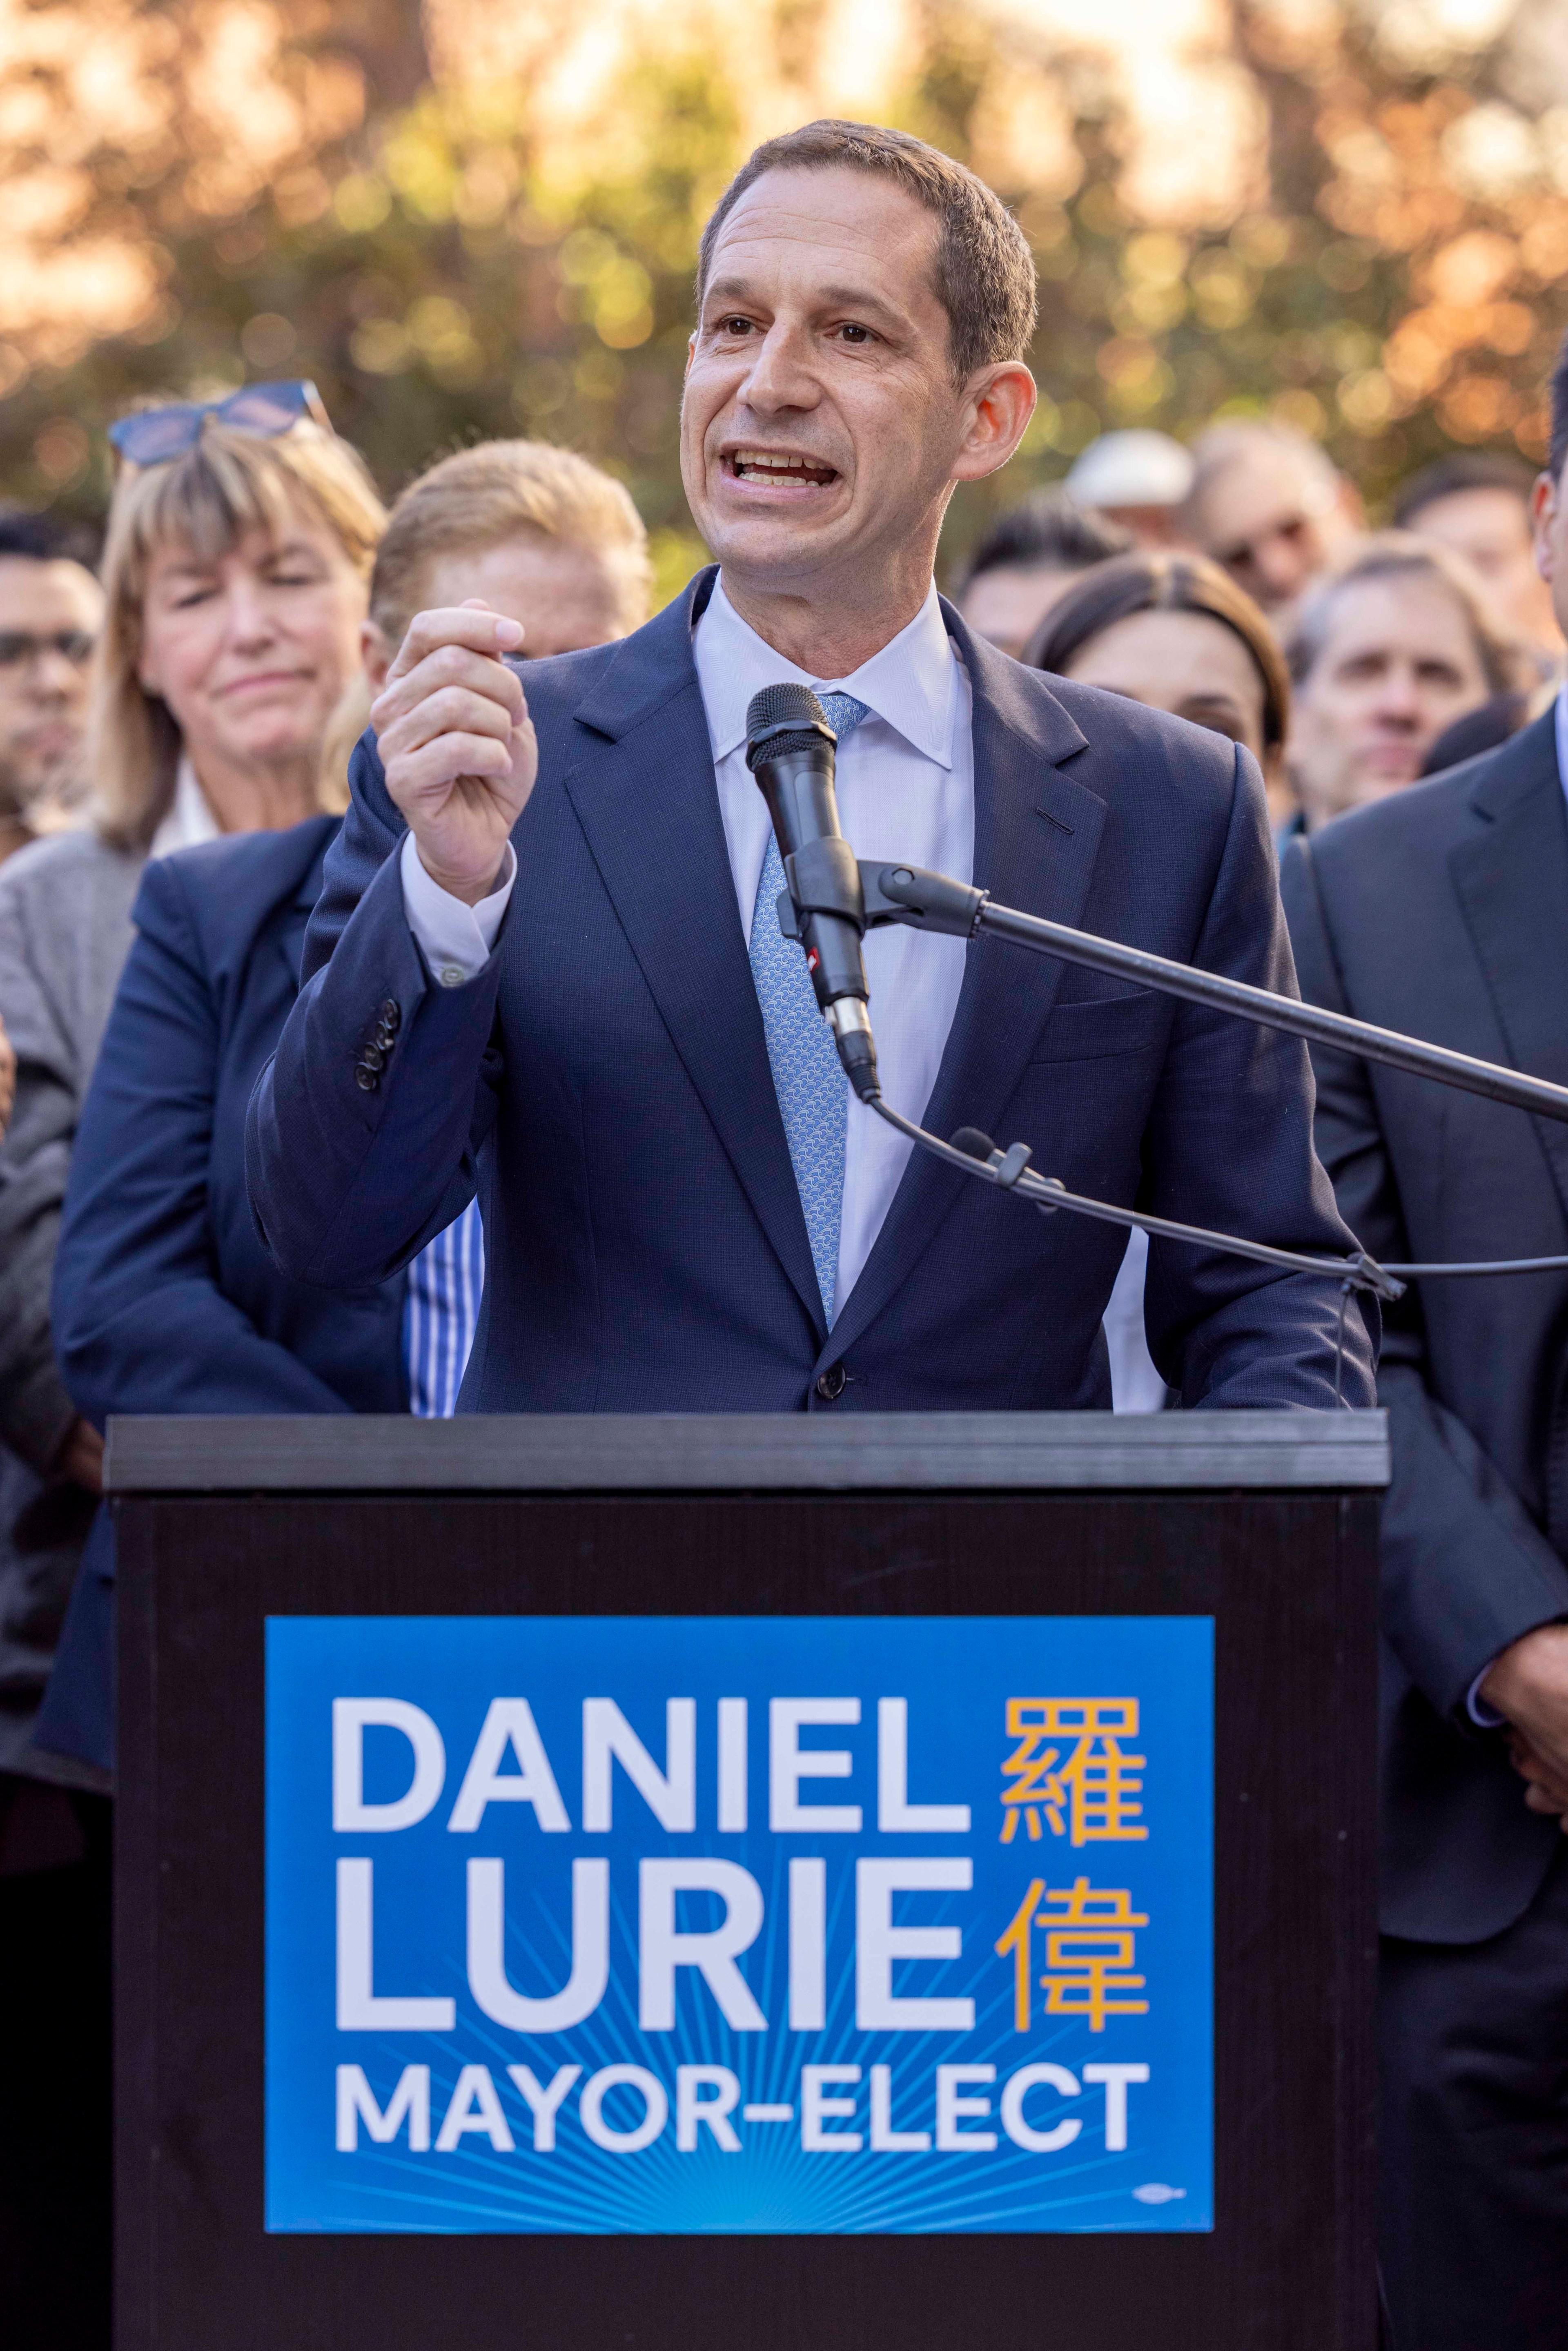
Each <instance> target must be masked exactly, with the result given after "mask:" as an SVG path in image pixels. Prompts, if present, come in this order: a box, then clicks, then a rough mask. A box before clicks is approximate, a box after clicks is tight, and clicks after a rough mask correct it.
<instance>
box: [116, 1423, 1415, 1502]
mask: <svg viewBox="0 0 1568 2351" xmlns="http://www.w3.org/2000/svg"><path fill="white" fill-rule="evenodd" d="M1388 1478H1389V1451H1388V1425H1387V1416H1386V1414H1385V1413H1383V1412H1348V1411H1347V1412H1322V1413H1316V1412H1193V1413H1186V1412H1170V1413H1152V1414H1147V1415H1125V1416H1118V1415H1113V1414H1111V1413H1099V1412H1061V1413H1035V1412H1004V1413H855V1414H852V1415H846V1416H843V1417H841V1418H834V1417H831V1416H828V1415H826V1414H817V1413H812V1414H806V1413H736V1414H724V1415H719V1414H676V1413H671V1414H663V1413H661V1414H519V1415H517V1416H505V1417H502V1416H480V1415H478V1414H465V1415H464V1416H461V1417H459V1418H457V1419H455V1420H415V1419H413V1418H412V1417H405V1416H401V1415H391V1414H387V1415H382V1414H374V1415H369V1414H367V1415H364V1416H356V1417H349V1416H339V1415H336V1414H333V1415H322V1416H319V1417H310V1418H298V1419H283V1418H265V1419H263V1418H259V1417H250V1416H243V1417H242V1416H222V1417H220V1416H212V1417H207V1416H181V1417H179V1418H172V1417H169V1418H163V1417H158V1418H151V1417H149V1418H120V1419H112V1420H110V1424H109V1447H108V1455H107V1458H106V1462H105V1479H104V1484H105V1488H106V1490H107V1491H108V1492H110V1493H111V1494H119V1495H126V1494H221V1493H291V1492H292V1493H361V1494H387V1493H442V1492H446V1493H486V1492H489V1493H506V1494H545V1493H549V1494H560V1493H611V1492H613V1493H627V1492H632V1493H636V1492H644V1493H656V1492H659V1493H670V1492H685V1493H692V1492H703V1491H715V1492H728V1493H734V1492H737V1491H741V1492H745V1491H751V1492H773V1493H782V1492H810V1491H819V1492H832V1493H842V1492H845V1491H862V1492H896V1491H904V1492H909V1491H923V1492H932V1491H945V1492H955V1491H956V1492H963V1491H966V1490H968V1491H988V1492H996V1491H998V1490H1007V1489H1036V1490H1039V1491H1043V1492H1052V1491H1054V1492H1065V1491H1071V1490H1073V1489H1102V1490H1106V1489H1136V1488H1142V1489H1155V1490H1157V1489H1161V1488H1164V1489H1205V1488H1207V1489H1219V1490H1223V1489H1228V1488H1233V1487H1254V1488H1274V1489H1281V1488H1282V1489H1291V1488H1312V1489H1323V1488H1337V1489H1364V1488H1373V1489H1377V1488H1381V1487H1385V1486H1386V1485H1387V1483H1388Z"/></svg>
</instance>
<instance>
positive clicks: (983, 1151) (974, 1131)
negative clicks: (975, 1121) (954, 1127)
mask: <svg viewBox="0 0 1568 2351" xmlns="http://www.w3.org/2000/svg"><path fill="white" fill-rule="evenodd" d="M948 1141H949V1142H950V1143H951V1144H952V1145H953V1148H954V1150H955V1151H961V1152H962V1153H963V1155H964V1156H965V1158H966V1159H978V1160H979V1161H980V1162H981V1163H982V1165H983V1164H984V1163H985V1161H986V1160H988V1158H989V1157H990V1155H991V1154H992V1152H993V1151H995V1149H996V1147H997V1146H996V1144H994V1143H993V1142H992V1141H991V1138H990V1136H989V1135H988V1134H981V1133H980V1130H979V1128H978V1127H977V1126H961V1127H960V1128H959V1129H958V1132H957V1134H954V1135H949V1137H948Z"/></svg>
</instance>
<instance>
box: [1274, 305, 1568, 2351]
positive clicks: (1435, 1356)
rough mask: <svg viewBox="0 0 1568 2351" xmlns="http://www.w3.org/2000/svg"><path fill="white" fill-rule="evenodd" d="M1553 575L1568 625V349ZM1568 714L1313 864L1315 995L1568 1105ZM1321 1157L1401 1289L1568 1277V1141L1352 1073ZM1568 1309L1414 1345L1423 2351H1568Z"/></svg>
mask: <svg viewBox="0 0 1568 2351" xmlns="http://www.w3.org/2000/svg"><path fill="white" fill-rule="evenodd" d="M1552 393H1553V397H1552V447H1551V459H1550V465H1549V470H1548V474H1547V476H1546V480H1545V485H1544V487H1543V489H1542V493H1541V496H1540V500H1539V504H1538V507H1537V510H1536V555H1537V559H1538V560H1539V562H1540V565H1541V569H1542V574H1543V576H1544V577H1545V578H1546V579H1547V580H1549V582H1550V584H1551V589H1552V598H1553V601H1554V603H1555V606H1556V611H1557V615H1558V618H1559V620H1560V621H1561V622H1563V623H1564V624H1565V625H1568V496H1565V492H1568V346H1565V347H1564V352H1563V358H1562V359H1561V360H1560V361H1559V364H1558V369H1557V374H1556V378H1555V381H1554V383H1553V387H1552ZM1565 788H1568V704H1565V703H1564V701H1563V699H1562V698H1561V697H1560V698H1559V700H1558V701H1557V703H1556V704H1555V705H1554V706H1553V707H1552V708H1551V709H1549V710H1548V711H1547V712H1546V713H1545V714H1544V716H1542V717H1540V718H1538V719H1536V720H1535V721H1534V723H1533V724H1532V725H1531V726H1526V727H1525V728H1524V730H1523V731H1522V732H1521V733H1520V734H1518V735H1516V736H1514V737H1512V739H1511V741H1509V742H1506V743H1504V744H1503V745H1502V746H1501V747H1500V748H1498V749H1495V750H1493V751H1490V752H1489V753H1487V754H1486V755H1485V756H1484V757H1483V758H1479V759H1476V760H1473V761H1472V762H1470V763H1469V765H1468V766H1466V767H1463V768H1455V769H1452V770H1450V771H1449V772H1448V774H1446V775H1443V776H1439V777H1437V778H1435V779H1434V780H1433V781H1431V782H1430V783H1427V784H1425V785H1422V786H1420V787H1418V788H1417V789H1416V790H1414V791H1408V792H1402V793H1398V794H1396V795H1394V796H1393V797H1385V798H1383V799H1379V801H1378V802H1377V803H1376V804H1375V806H1372V807H1367V808H1364V809H1361V810H1358V811H1357V812H1356V813H1355V814H1354V815H1353V816H1350V817H1347V818H1346V819H1345V820H1344V821H1343V823H1341V824H1334V825H1331V826H1329V827H1328V828H1327V829H1326V830H1325V831H1322V832H1321V833H1319V832H1314V833H1313V834H1312V837H1311V839H1310V840H1302V841H1296V842H1293V843H1292V844H1291V847H1290V849H1289V851H1288V852H1287V854H1286V857H1285V861H1284V880H1283V887H1284V896H1285V904H1286V910H1287V913H1288V915H1289V919H1290V924H1291V937H1292V940H1293V942H1294V945H1295V951H1296V962H1297V967H1298V970H1299V972H1300V974H1301V986H1302V989H1303V992H1304V993H1305V994H1306V995H1307V996H1308V997H1309V998H1312V999H1314V1000H1315V1001H1317V1002H1319V1003H1322V1004H1325V1005H1328V1006H1330V1007H1332V1008H1333V1009H1335V1010H1338V1011H1343V1012H1349V1013H1353V1014H1354V1015H1355V1017H1356V1018H1357V1019H1363V1020H1371V1021H1375V1022H1380V1023H1382V1024H1384V1025H1385V1026H1386V1027H1388V1028H1392V1029H1404V1030H1406V1031H1408V1032H1411V1033H1414V1034H1415V1035H1416V1036H1420V1037H1427V1038H1431V1039H1434V1040H1437V1042H1438V1043H1441V1044H1445V1045H1449V1046H1454V1047H1458V1049H1459V1050H1462V1051H1465V1052H1468V1053H1474V1054H1479V1055H1481V1056H1483V1057H1484V1058H1486V1059H1489V1060H1491V1061H1505V1062H1511V1063H1513V1064H1514V1065H1515V1066H1516V1067H1518V1068H1520V1069H1522V1070H1528V1071H1532V1072H1534V1073H1535V1074H1536V1075H1538V1076H1540V1077H1545V1078H1551V1079H1554V1080H1555V1081H1557V1082H1558V1083H1559V1084H1563V1083H1568V808H1565V804H1564V789H1565ZM1316 1059H1317V1062H1318V1087H1319V1092H1318V1114H1317V1136H1318V1144H1319V1148H1320V1150H1321V1151H1322V1155H1323V1158H1324V1160H1325V1162H1326V1163H1327V1165H1328V1167H1329V1169H1330V1172H1331V1174H1332V1175H1333V1177H1334V1181H1335V1185H1336V1186H1337V1189H1338V1193H1339V1199H1340V1206H1341V1207H1342V1208H1343V1212H1344V1214H1345V1217H1346V1218H1347V1220H1348V1221H1349V1222H1350V1224H1351V1225H1352V1226H1353V1227H1354V1230H1355V1232H1356V1234H1357V1236H1358V1238H1360V1239H1361V1241H1362V1242H1363V1243H1364V1245H1365V1246H1366V1247H1367V1248H1368V1249H1371V1250H1372V1251H1373V1252H1374V1254H1375V1255H1376V1256H1377V1257H1380V1258H1383V1259H1387V1260H1390V1261H1393V1262H1396V1263H1397V1262H1401V1261H1403V1262H1410V1261H1412V1260H1413V1261H1415V1262H1417V1263H1420V1262H1440V1261H1447V1262H1453V1261H1456V1260H1463V1259H1480V1260H1485V1259H1494V1258H1532V1257H1554V1256H1560V1255H1562V1254H1563V1252H1564V1251H1568V1126H1563V1125H1561V1124H1558V1123H1555V1122H1552V1121H1550V1120H1547V1119H1544V1118H1538V1119H1531V1118H1527V1117H1525V1116H1524V1115H1523V1114H1522V1113H1520V1112H1517V1111H1511V1110H1503V1109H1500V1108H1499V1107H1498V1106H1497V1105H1496V1104H1494V1103H1491V1102H1485V1101H1482V1100H1479V1099H1478V1098H1477V1097H1476V1096H1475V1095H1472V1094H1466V1093H1458V1092H1453V1091H1451V1090H1448V1089H1444V1088H1439V1087H1437V1086H1435V1085H1430V1084H1427V1083H1424V1082H1422V1081H1418V1080H1416V1079H1412V1078H1408V1077H1404V1076H1400V1075H1397V1074H1396V1073H1395V1072H1394V1071H1388V1070H1381V1069H1377V1068H1375V1067H1374V1066H1372V1065H1371V1064H1369V1063H1367V1062H1364V1061H1355V1060H1353V1059H1350V1058H1349V1057H1346V1056H1344V1055H1340V1054H1333V1053H1322V1054H1320V1055H1318V1056H1316ZM1564 1332H1568V1276H1564V1275H1563V1274H1562V1273H1545V1274H1538V1275H1528V1276H1523V1275H1515V1276H1512V1277H1511V1278H1496V1279H1485V1278H1480V1279H1476V1278H1471V1279H1466V1280H1458V1279H1450V1280H1440V1279H1438V1280H1421V1281H1419V1282H1416V1283H1415V1284H1413V1285H1412V1287H1411V1289H1410V1290H1409V1291H1408V1292H1407V1294H1406V1297H1405V1299H1404V1300H1402V1301H1400V1303H1399V1305H1398V1306H1396V1307H1394V1308H1391V1309H1390V1310H1389V1312H1388V1317H1387V1322H1386V1327H1385V1343H1384V1350H1383V1362H1382V1367H1381V1371H1380V1374H1379V1379H1378V1395H1379V1400H1380V1401H1381V1402H1382V1403H1383V1404H1384V1405H1386V1406H1387V1408H1388V1412H1389V1416H1390V1424H1391V1432H1392V1437H1393V1447H1394V1482H1393V1486H1392V1489H1391V1490H1390V1492H1389V1495H1388V1498H1387V1501H1386V1503H1385V1510H1384V1516H1383V1635H1384V1640H1383V1667H1384V1673H1383V1820H1384V1840H1383V1876H1382V1899H1381V1910H1382V1926H1383V1932H1384V1938H1385V1940H1384V1944H1383V1959H1382V2000H1381V2024H1380V2032H1381V2057H1380V2064H1381V2092H1382V2115H1381V2124H1380V2135H1379V2144H1380V2153H1381V2163H1382V2220H1381V2240H1382V2258H1383V2272H1384V2281H1385V2292H1386V2294H1387V2299H1388V2303H1389V2306H1390V2310H1391V2314H1392V2318H1393V2331H1394V2341H1395V2344H1396V2346H1397V2351H1505V2346H1507V2351H1512V2346H1520V2351H1547V2346H1559V2345H1562V2344H1563V2342H1564V2341H1565V2340H1568V2063H1565V2057H1564V2052H1565V2051H1568V1839H1565V1837H1564V1835H1563V1833H1562V1832H1563V1828H1564V1827H1568V1622H1565V1621H1564V1620H1565V1619H1568V1353H1565V1351H1564Z"/></svg>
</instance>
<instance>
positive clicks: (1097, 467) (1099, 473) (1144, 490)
mask: <svg viewBox="0 0 1568 2351" xmlns="http://www.w3.org/2000/svg"><path fill="white" fill-rule="evenodd" d="M1191 487H1192V453H1191V451H1190V450H1188V449H1184V448H1183V446H1182V444H1181V443H1180V442H1179V441H1173V440H1172V439H1171V436H1170V434H1168V433H1148V432H1143V431H1135V432H1127V433H1102V434H1101V435H1100V438H1099V439H1098V441H1091V443H1090V444H1089V446H1088V448H1087V449H1085V450H1084V452H1083V454H1082V456H1081V457H1079V458H1078V459H1077V461H1076V462H1075V464H1074V465H1073V467H1072V470H1071V473H1070V474H1069V475H1068V476H1067V483H1066V488H1067V494H1068V496H1069V497H1071V498H1072V499H1073V500H1075V502H1076V503H1077V504H1078V505H1079V506H1081V507H1179V506H1180V504H1181V502H1182V500H1183V499H1184V498H1185V497H1186V494H1187V492H1188V491H1189V490H1190V489H1191Z"/></svg>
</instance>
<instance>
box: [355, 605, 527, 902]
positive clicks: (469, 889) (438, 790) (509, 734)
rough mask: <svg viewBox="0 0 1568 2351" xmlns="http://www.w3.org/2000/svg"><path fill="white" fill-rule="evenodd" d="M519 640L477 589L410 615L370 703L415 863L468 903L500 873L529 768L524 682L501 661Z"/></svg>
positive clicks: (517, 628) (512, 624) (516, 629)
mask: <svg viewBox="0 0 1568 2351" xmlns="http://www.w3.org/2000/svg"><path fill="white" fill-rule="evenodd" d="M522 641H523V629H522V623H521V622H518V621H509V620H506V619H503V618H502V616H501V615H500V614H499V613H497V612H493V611H491V610H490V608H489V606H488V605H487V604H486V603H484V602H482V601H480V599H479V598H477V597H472V598H470V600H469V601H468V602H467V603H465V604H460V605H454V606H448V607H446V608H445V609H444V610H443V611H434V612H418V613H416V614H415V615H414V618H413V620H412V621H411V622H410V623H409V629H408V634H407V635H406V636H405V637H404V639H403V641H402V645H401V646H400V647H399V649H398V655H397V659H396V660H395V661H394V662H393V664H392V667H391V669H390V670H388V672H387V679H386V684H385V685H384V686H383V687H382V691H381V693H380V694H379V695H377V696H376V699H375V701H374V702H373V703H372V704H371V726H373V727H374V728H375V730H376V741H377V745H378V747H379V748H380V751H381V756H382V768H383V769H384V770H385V773H386V779H387V789H388V791H389V792H390V793H391V794H392V799H393V800H394V801H395V803H396V804H397V806H398V808H400V809H401V810H402V814H403V816H404V818H405V819H406V820H407V823H408V829H409V831H411V832H412V833H413V837H414V840H415V841H416V842H417V844H418V848H419V860H420V863H421V864H422V865H423V867H424V870H425V872H427V873H428V874H429V875H430V877H431V879H432V880H433V881H434V882H437V883H440V885H441V887H442V888H443V889H444V890H446V891H449V892H450V893H451V894H452V896H453V897H455V898H461V899H462V900H463V901H464V902H465V904H467V905H470V906H473V905H476V904H478V902H479V900H480V899H481V898H485V897H488V895H489V893H490V892H491V891H492V890H493V889H494V888H495V887H496V885H497V882H498V881H499V880H500V878H501V869H502V867H503V866H504V864H505V862H506V857H507V839H508V837H509V835H510V833H511V830H512V827H513V826H514V825H515V824H516V822H517V819H518V817H519V816H521V814H522V812H523V810H524V809H525V808H526V807H527V805H528V794H529V793H530V792H531V791H532V790H533V788H534V778H535V776H536V775H537V773H538V745H537V743H536V742H535V740H534V730H533V724H532V721H531V720H530V719H529V717H528V703H527V702H526V700H525V699H524V696H523V689H522V687H521V686H520V685H519V684H518V683H517V678H516V676H515V675H514V674H513V673H512V671H511V670H509V669H508V668H507V665H506V664H505V662H503V661H502V659H501V658H500V656H501V655H502V654H503V653H515V652H516V651H517V647H518V646H519V645H520V644H521V643H522Z"/></svg>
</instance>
